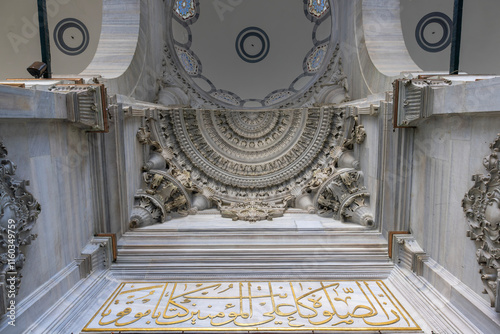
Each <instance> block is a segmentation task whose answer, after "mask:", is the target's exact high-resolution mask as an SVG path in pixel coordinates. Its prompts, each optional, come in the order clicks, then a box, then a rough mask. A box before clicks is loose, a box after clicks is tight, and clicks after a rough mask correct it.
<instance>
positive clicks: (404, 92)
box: [393, 79, 451, 127]
mask: <svg viewBox="0 0 500 334" xmlns="http://www.w3.org/2000/svg"><path fill="white" fill-rule="evenodd" d="M449 85H451V82H450V81H449V80H445V79H433V80H431V79H398V80H396V81H394V83H393V86H394V126H395V127H413V126H416V125H417V124H418V122H419V121H420V120H422V119H424V118H426V117H428V116H429V115H428V114H427V111H428V109H429V108H428V107H429V101H430V99H431V96H432V91H433V90H434V89H437V88H443V87H446V86H449Z"/></svg>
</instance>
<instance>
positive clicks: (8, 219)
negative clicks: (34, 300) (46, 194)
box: [0, 142, 41, 313]
mask: <svg viewBox="0 0 500 334" xmlns="http://www.w3.org/2000/svg"><path fill="white" fill-rule="evenodd" d="M6 157H7V149H6V148H5V146H4V145H3V144H2V143H1V142H0V302H1V305H0V312H1V313H5V312H6V310H7V307H8V306H9V304H10V303H9V300H13V298H14V296H15V295H17V294H18V292H19V287H20V285H21V277H22V275H21V269H22V268H23V266H24V261H25V256H24V253H23V249H22V248H24V246H26V245H29V244H30V243H31V241H32V240H34V239H35V238H36V237H37V235H36V234H33V233H31V230H32V229H33V227H34V225H35V223H36V219H37V217H38V214H39V213H40V210H41V209H40V204H38V202H37V201H36V200H35V199H34V198H33V195H31V193H30V192H28V191H27V190H26V186H28V185H29V181H27V180H22V181H20V180H17V179H15V178H14V175H15V170H16V165H15V164H14V163H13V162H12V161H10V160H8V159H6Z"/></svg>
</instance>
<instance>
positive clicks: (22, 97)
mask: <svg viewBox="0 0 500 334" xmlns="http://www.w3.org/2000/svg"><path fill="white" fill-rule="evenodd" d="M0 119H47V120H50V119H61V120H65V119H67V108H66V96H65V95H62V94H55V93H51V92H45V91H39V90H32V89H25V88H18V87H9V86H2V85H0Z"/></svg>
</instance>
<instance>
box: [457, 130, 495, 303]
mask: <svg viewBox="0 0 500 334" xmlns="http://www.w3.org/2000/svg"><path fill="white" fill-rule="evenodd" d="M490 148H491V151H492V153H491V154H490V155H488V156H487V157H485V158H484V160H483V165H484V167H485V168H486V170H487V171H488V174H476V175H473V176H472V181H474V186H473V187H472V188H471V189H470V190H469V192H468V193H467V194H465V197H464V199H463V200H462V207H463V209H464V212H465V215H466V217H467V221H468V223H469V231H467V236H468V237H470V238H471V239H472V240H474V241H475V242H476V245H477V246H478V249H477V252H476V258H477V261H478V263H479V265H480V266H481V270H480V271H479V273H480V274H481V280H482V281H483V285H484V289H485V291H484V292H483V293H487V294H488V295H489V297H490V301H491V306H492V307H495V310H496V311H497V312H500V291H499V289H498V286H499V284H500V174H499V169H500V160H499V152H500V134H498V137H497V138H496V139H495V141H494V142H493V143H491V144H490Z"/></svg>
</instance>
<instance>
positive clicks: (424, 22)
mask: <svg viewBox="0 0 500 334" xmlns="http://www.w3.org/2000/svg"><path fill="white" fill-rule="evenodd" d="M452 26H453V21H452V20H451V19H450V18H449V17H448V15H446V14H445V13H441V12H432V13H429V14H427V15H425V16H424V17H423V18H422V19H421V20H420V21H419V22H418V24H417V27H416V29H415V39H416V40H417V43H418V45H419V46H420V47H421V48H422V49H424V50H425V51H427V52H440V51H443V50H444V49H446V47H448V45H450V43H451V31H452Z"/></svg>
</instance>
